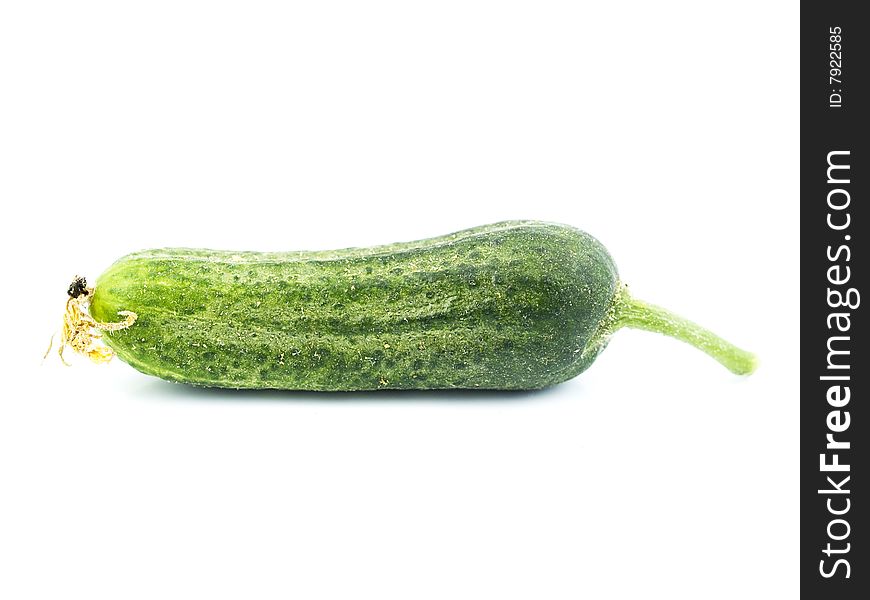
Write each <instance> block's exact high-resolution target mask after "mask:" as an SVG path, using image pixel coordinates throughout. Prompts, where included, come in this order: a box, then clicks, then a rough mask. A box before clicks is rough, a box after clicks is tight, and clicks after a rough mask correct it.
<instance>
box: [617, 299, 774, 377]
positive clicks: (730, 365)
mask: <svg viewBox="0 0 870 600" xmlns="http://www.w3.org/2000/svg"><path fill="white" fill-rule="evenodd" d="M620 296H621V297H620V298H619V300H618V301H617V302H616V303H614V309H615V314H614V317H615V319H616V322H615V324H614V325H615V327H614V330H616V329H619V328H621V327H631V328H634V329H644V330H646V331H654V332H656V333H662V334H664V335H669V336H671V337H672V338H676V339H678V340H680V341H683V342H686V343H687V344H691V345H692V346H694V347H695V348H697V349H698V350H702V351H703V352H706V353H707V354H709V355H710V356H711V357H713V358H715V359H716V360H717V361H719V362H720V363H721V364H722V365H723V366H724V367H725V368H727V369H728V370H729V371H731V372H732V373H735V374H737V375H749V374H750V373H752V372H753V371H755V368H756V367H757V366H758V359H757V358H756V357H755V355H754V354H752V353H751V352H747V351H746V350H741V349H740V348H738V347H737V346H735V345H734V344H731V343H730V342H727V341H725V340H723V339H722V338H721V337H719V336H718V335H716V334H715V333H713V332H712V331H710V330H709V329H705V328H704V327H701V326H700V325H698V324H697V323H693V322H692V321H689V320H688V319H685V318H683V317H681V316H679V315H677V314H674V313H672V312H671V311H669V310H667V309H665V308H662V307H660V306H656V305H655V304H648V303H646V302H643V301H642V300H636V299H635V298H632V297H631V296H630V295H629V294H628V292H627V290H625V288H623V289H622V291H621V292H620Z"/></svg>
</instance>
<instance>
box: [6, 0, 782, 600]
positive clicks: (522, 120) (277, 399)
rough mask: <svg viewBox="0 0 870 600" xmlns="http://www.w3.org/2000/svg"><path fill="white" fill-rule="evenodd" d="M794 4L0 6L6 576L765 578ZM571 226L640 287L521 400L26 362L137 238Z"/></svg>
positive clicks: (589, 586) (229, 592)
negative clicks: (661, 321)
mask: <svg viewBox="0 0 870 600" xmlns="http://www.w3.org/2000/svg"><path fill="white" fill-rule="evenodd" d="M797 44H798V6H797V3H793V2H791V3H790V2H758V1H752V2H730V3H727V4H724V3H722V4H711V3H697V2H619V3H616V2H613V3H598V2H596V3H578V2H541V1H536V2H504V1H501V2H482V1H472V0H462V1H459V2H449V1H443V0H442V1H440V2H431V3H422V2H401V1H397V2H377V1H369V2H326V1H322V2H297V3H287V2H275V3H263V2H236V3H231V2H203V3H195V2H182V1H179V0H173V1H171V2H147V3H118V2H100V3H97V2H56V3H48V2H38V1H34V2H18V3H12V2H10V3H4V5H3V8H2V9H0V200H2V202H3V207H4V219H3V236H2V244H3V257H4V259H3V263H2V264H3V277H2V281H3V282H4V287H5V290H4V293H3V300H2V302H3V315H4V321H3V336H2V361H0V365H2V369H3V381H4V386H3V393H2V400H0V488H2V489H0V596H2V597H4V598H10V599H16V600H17V599H29V598H52V599H56V598H64V599H72V598H87V599H90V600H93V599H102V598H107V599H109V598H110V599H117V598H124V599H128V598H131V599H137V598H143V599H144V598H147V599H153V598H161V599H172V598H184V599H189V598H210V599H216V598H261V599H270V598H316V599H320V598H378V599H390V598H402V599H407V598H415V599H416V598H424V599H425V598H439V599H441V598H451V599H457V598H474V599H480V598H499V599H510V598H547V599H561V598H581V597H583V598H639V597H662V598H664V597H667V598H699V597H704V598H738V597H739V598H789V597H796V596H797V588H798V578H797V564H798V560H797V559H798V556H797V552H798V547H797V544H798V490H797V486H798V445H797V443H798V420H799V419H798V388H797V373H798V367H799V363H798V334H799V331H798V309H799V295H798V282H799V276H798V216H797V215H798V184H797V182H798V179H797V177H798V135H799V129H798V45H797ZM508 218H531V219H542V220H551V221H559V222H564V223H569V224H571V225H575V226H578V227H580V228H583V229H585V230H587V231H589V232H591V233H592V234H593V235H595V236H596V237H598V238H599V239H600V240H601V241H603V242H604V244H605V245H606V246H607V247H608V248H609V249H610V251H611V253H612V254H613V256H614V258H615V259H616V261H617V264H618V265H619V267H620V270H621V275H622V277H623V279H624V280H625V281H627V282H628V283H630V284H631V287H632V290H633V291H634V293H635V294H636V295H637V296H638V297H641V298H644V299H646V300H649V301H652V302H656V303H659V304H662V305H665V306H667V307H669V308H671V309H673V310H675V311H678V312H681V313H683V314H684V315H686V316H688V317H690V318H693V319H695V320H697V321H698V322H700V323H702V324H705V325H707V326H709V327H710V328H712V329H714V330H716V331H719V332H721V333H723V334H724V335H725V336H726V337H728V338H729V339H731V340H732V341H734V342H735V343H738V344H739V345H741V346H744V347H746V348H748V349H752V350H754V351H755V352H757V353H758V355H759V356H760V358H761V367H760V369H759V370H758V372H757V373H756V374H755V375H753V376H751V377H749V378H738V377H735V376H733V375H731V374H730V373H728V372H727V371H725V370H724V369H722V368H721V367H720V366H719V365H717V364H716V363H715V362H714V361H712V360H710V359H709V358H708V357H706V356H705V355H703V354H701V353H699V352H696V351H694V350H693V349H691V348H689V347H687V346H684V345H682V344H680V343H678V342H676V341H673V340H670V339H666V338H662V337H660V336H656V335H653V334H649V333H643V332H635V331H625V330H624V331H621V332H619V333H618V334H617V336H615V338H614V339H613V341H612V343H611V345H610V347H609V348H608V349H607V350H606V351H605V353H604V354H603V355H602V356H601V358H600V359H599V360H598V362H597V363H596V364H595V365H594V366H593V367H592V368H591V369H590V370H589V371H587V372H586V373H584V374H583V375H582V376H580V377H579V378H577V379H575V380H572V381H570V382H568V383H565V384H563V385H560V386H557V387H555V388H552V389H549V390H547V391H544V392H541V393H534V394H526V395H520V396H515V395H514V396H509V397H506V396H504V395H500V394H496V393H484V394H467V393H444V394H440V395H439V394H435V395H432V394H428V395H422V396H415V395H400V396H398V397H396V396H384V395H378V394H374V395H372V394H369V395H365V396H359V395H346V396H337V395H317V394H299V393H297V394H293V393H275V392H253V393H234V392H227V391H209V390H197V389H192V388H187V387H183V386H178V385H171V384H168V383H164V382H162V381H160V380H157V379H153V378H149V377H147V376H145V375H142V374H140V373H138V372H136V371H134V370H133V369H131V368H130V367H128V366H127V365H125V364H123V363H121V362H120V361H115V362H113V363H112V364H110V365H108V366H105V367H100V366H94V365H91V364H90V363H88V362H87V361H86V360H84V359H80V360H76V361H75V364H74V366H73V367H71V368H64V367H62V366H61V365H60V364H59V363H58V361H57V360H56V359H55V358H56V357H55V356H52V357H51V358H50V359H49V360H47V361H46V362H45V364H44V365H41V363H40V359H41V356H42V353H43V351H44V350H45V347H46V345H47V342H48V339H49V337H50V335H51V333H52V332H53V331H54V330H55V329H56V328H57V326H58V324H59V322H60V317H61V313H62V309H63V304H64V300H65V289H66V286H67V284H68V283H69V280H70V278H71V276H72V275H74V274H76V273H81V274H84V275H87V276H89V277H91V278H92V280H93V279H94V278H95V277H96V276H97V275H98V274H99V273H100V272H101V271H102V270H103V269H105V268H106V267H107V266H108V265H109V264H110V263H111V262H112V261H114V260H115V259H117V258H118V257H120V256H122V255H123V254H126V253H127V252H130V251H132V250H136V249H140V248H148V247H159V246H202V247H215V248H225V249H260V250H289V249H316V248H333V247H344V246H354V245H356V246H359V245H370V244H377V243H386V242H392V241H400V240H411V239H417V238H422V237H428V236H433V235H439V234H442V233H447V232H450V231H455V230H458V229H462V228H465V227H469V226H473V225H479V224H483V223H488V222H494V221H498V220H501V219H508Z"/></svg>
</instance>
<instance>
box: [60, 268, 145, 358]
mask: <svg viewBox="0 0 870 600" xmlns="http://www.w3.org/2000/svg"><path fill="white" fill-rule="evenodd" d="M66 293H67V296H68V298H67V300H66V310H65V311H64V315H63V325H62V326H61V330H60V345H59V346H58V349H57V354H58V356H60V360H61V362H62V363H63V364H65V365H67V366H69V363H68V362H66V359H64V357H63V351H64V349H65V348H66V347H67V346H69V347H70V348H72V349H73V351H74V352H77V353H78V354H83V355H85V356H87V357H88V358H90V359H91V360H92V361H93V362H95V363H107V362H109V361H110V360H112V357H113V356H114V355H115V353H114V352H113V351H112V349H111V348H109V347H108V346H106V345H105V344H103V343H102V337H103V332H105V331H108V332H113V331H120V330H122V329H127V328H128V327H130V326H131V325H132V324H133V323H135V322H136V313H134V312H132V311H129V310H122V311H118V315H120V316H122V317H124V320H123V321H120V322H117V323H99V322H97V321H96V320H95V319H94V318H93V317H91V315H89V314H88V310H87V309H88V304H89V303H90V301H91V298H93V295H94V288H89V287H88V282H87V280H86V279H85V278H84V277H81V276H79V275H76V276H75V277H74V278H73V280H72V283H70V285H69V287H68V288H67V290H66ZM53 345H54V336H51V341H50V342H49V344H48V350H46V351H45V355H44V356H43V359H44V358H45V357H47V356H48V353H49V352H51V348H52V346H53Z"/></svg>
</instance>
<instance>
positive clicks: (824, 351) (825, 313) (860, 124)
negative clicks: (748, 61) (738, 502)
mask: <svg viewBox="0 0 870 600" xmlns="http://www.w3.org/2000/svg"><path fill="white" fill-rule="evenodd" d="M866 8H867V7H866V5H865V4H864V3H862V2H848V3H847V2H824V1H814V2H802V3H801V41H800V43H801V51H800V60H801V67H800V69H801V92H800V95H801V123H800V126H801V151H800V154H801V165H800V172H801V175H800V177H801V198H800V202H801V253H800V260H801V365H800V377H801V398H800V407H801V484H800V486H801V491H800V499H801V523H800V526H801V544H800V545H801V548H800V554H801V558H800V561H801V562H800V566H801V593H802V594H803V595H804V596H805V597H807V598H831V599H837V600H839V599H848V598H870V585H868V581H870V553H868V545H870V534H868V532H867V526H868V525H867V523H868V521H867V514H868V512H870V507H868V503H870V494H868V492H867V491H866V490H867V489H868V479H870V472H868V469H867V450H866V449H867V446H868V445H870V427H868V424H867V421H868V419H870V411H868V410H867V408H866V406H867V403H868V402H870V386H868V384H867V382H868V380H870V357H868V354H867V352H866V350H867V344H868V342H867V339H868V332H867V321H868V319H867V317H866V314H865V313H866V312H867V308H866V307H865V306H863V302H864V301H865V300H866V302H870V295H868V296H867V297H866V299H865V298H862V297H861V294H862V293H863V292H865V291H866V292H867V293H868V294H870V290H867V288H866V286H865V285H864V284H865V283H866V281H867V271H868V270H870V262H868V260H867V237H868V235H870V210H868V204H870V196H868V194H870V187H868V185H867V181H868V179H870V169H868V160H870V154H868V152H867V147H868V126H867V120H868V117H867V114H865V113H867V112H868V111H870V97H868V94H867V87H868V86H867V79H868V77H870V60H868V54H867V48H868V40H870V20H868V19H867V18H866V17H863V16H860V15H859V11H860V12H861V13H864V11H865V10H866Z"/></svg>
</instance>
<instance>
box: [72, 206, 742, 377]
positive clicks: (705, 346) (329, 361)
mask: <svg viewBox="0 0 870 600" xmlns="http://www.w3.org/2000/svg"><path fill="white" fill-rule="evenodd" d="M89 300H90V315H91V316H92V317H93V318H94V319H95V320H96V321H97V322H111V321H116V320H117V318H118V317H117V315H118V313H119V312H122V311H127V312H124V314H129V312H132V313H135V315H136V320H135V322H134V323H133V324H132V326H130V327H127V328H123V329H120V328H119V329H118V330H117V331H112V330H108V331H105V333H104V335H103V340H104V341H105V342H106V344H108V346H109V347H110V348H111V349H112V350H114V352H115V354H116V355H117V356H118V357H120V358H121V359H122V360H124V361H125V362H127V363H129V364H130V365H132V366H133V367H135V368H136V369H138V370H140V371H142V372H143V373H147V374H149V375H156V376H157V377H161V378H163V379H167V380H171V381H177V382H183V383H190V384H195V385H201V386H213V387H227V388H278V389H292V390H330V391H338V390H341V391H350V390H375V389H385V388H389V389H442V388H474V389H537V388H543V387H546V386H550V385H553V384H556V383H559V382H562V381H565V380H567V379H571V378H572V377H575V376H576V375H578V374H580V373H582V372H583V371H584V370H585V369H586V368H587V367H589V365H591V364H592V362H593V361H594V360H595V358H596V357H597V356H598V355H599V353H600V352H601V351H602V350H603V349H604V347H605V346H606V345H607V342H608V340H609V338H610V336H611V334H612V333H613V332H614V331H616V330H617V329H619V328H620V327H623V326H629V327H639V328H643V329H649V330H653V331H659V332H662V333H666V334H668V335H672V336H674V337H678V338H680V339H682V340H684V341H687V342H689V343H691V344H693V345H695V346H697V347H699V348H700V349H702V350H704V351H705V352H707V353H708V354H710V355H711V356H713V357H714V358H717V359H718V360H719V361H720V362H722V363H723V364H724V365H725V366H726V367H728V368H730V369H731V370H732V371H734V372H735V373H741V374H745V373H749V372H751V371H752V370H753V368H754V365H755V360H754V357H753V356H752V355H751V354H749V353H747V352H744V351H742V350H739V349H737V348H735V347H734V346H732V345H730V344H728V343H727V342H724V341H723V340H721V339H720V338H718V337H716V336H713V335H712V334H711V333H709V332H707V331H706V330H704V329H702V328H700V327H698V326H697V325H694V324H693V323H690V322H688V321H685V320H683V319H681V318H679V317H676V316H675V315H672V314H670V313H668V312H667V311H664V310H663V309H660V308H658V307H654V306H651V305H647V304H644V303H641V302H639V301H635V300H633V299H632V298H631V297H630V296H628V294H627V292H626V290H625V286H624V285H622V284H621V283H620V281H619V279H618V276H617V270H616V267H615V265H614V264H613V261H612V259H611V258H610V255H609V254H608V253H607V251H606V250H605V248H604V247H603V246H602V245H601V244H600V243H599V242H598V241H597V240H595V239H594V238H593V237H592V236H590V235H589V234H587V233H584V232H582V231H580V230H578V229H575V228H573V227H568V226H565V225H559V224H554V223H542V222H536V221H510V222H502V223H495V224H493V225H486V226H483V227H476V228H473V229H468V230H465V231H460V232H458V233H454V234H451V235H446V236H443V237H438V238H432V239H427V240H422V241H417V242H409V243H400V244H392V245H386V246H377V247H372V248H348V249H344V250H333V251H318V252H282V253H259V252H227V251H215V250H201V249H184V248H168V249H160V250H147V251H142V252H136V253H133V254H130V255H128V256H125V257H124V258H122V259H120V260H119V261H117V262H116V263H115V264H113V265H112V266H111V267H109V269H108V270H107V271H106V272H105V273H103V274H102V275H101V276H100V277H99V279H98V280H97V282H96V285H95V286H94V290H93V293H92V294H91V296H90V298H89Z"/></svg>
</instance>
